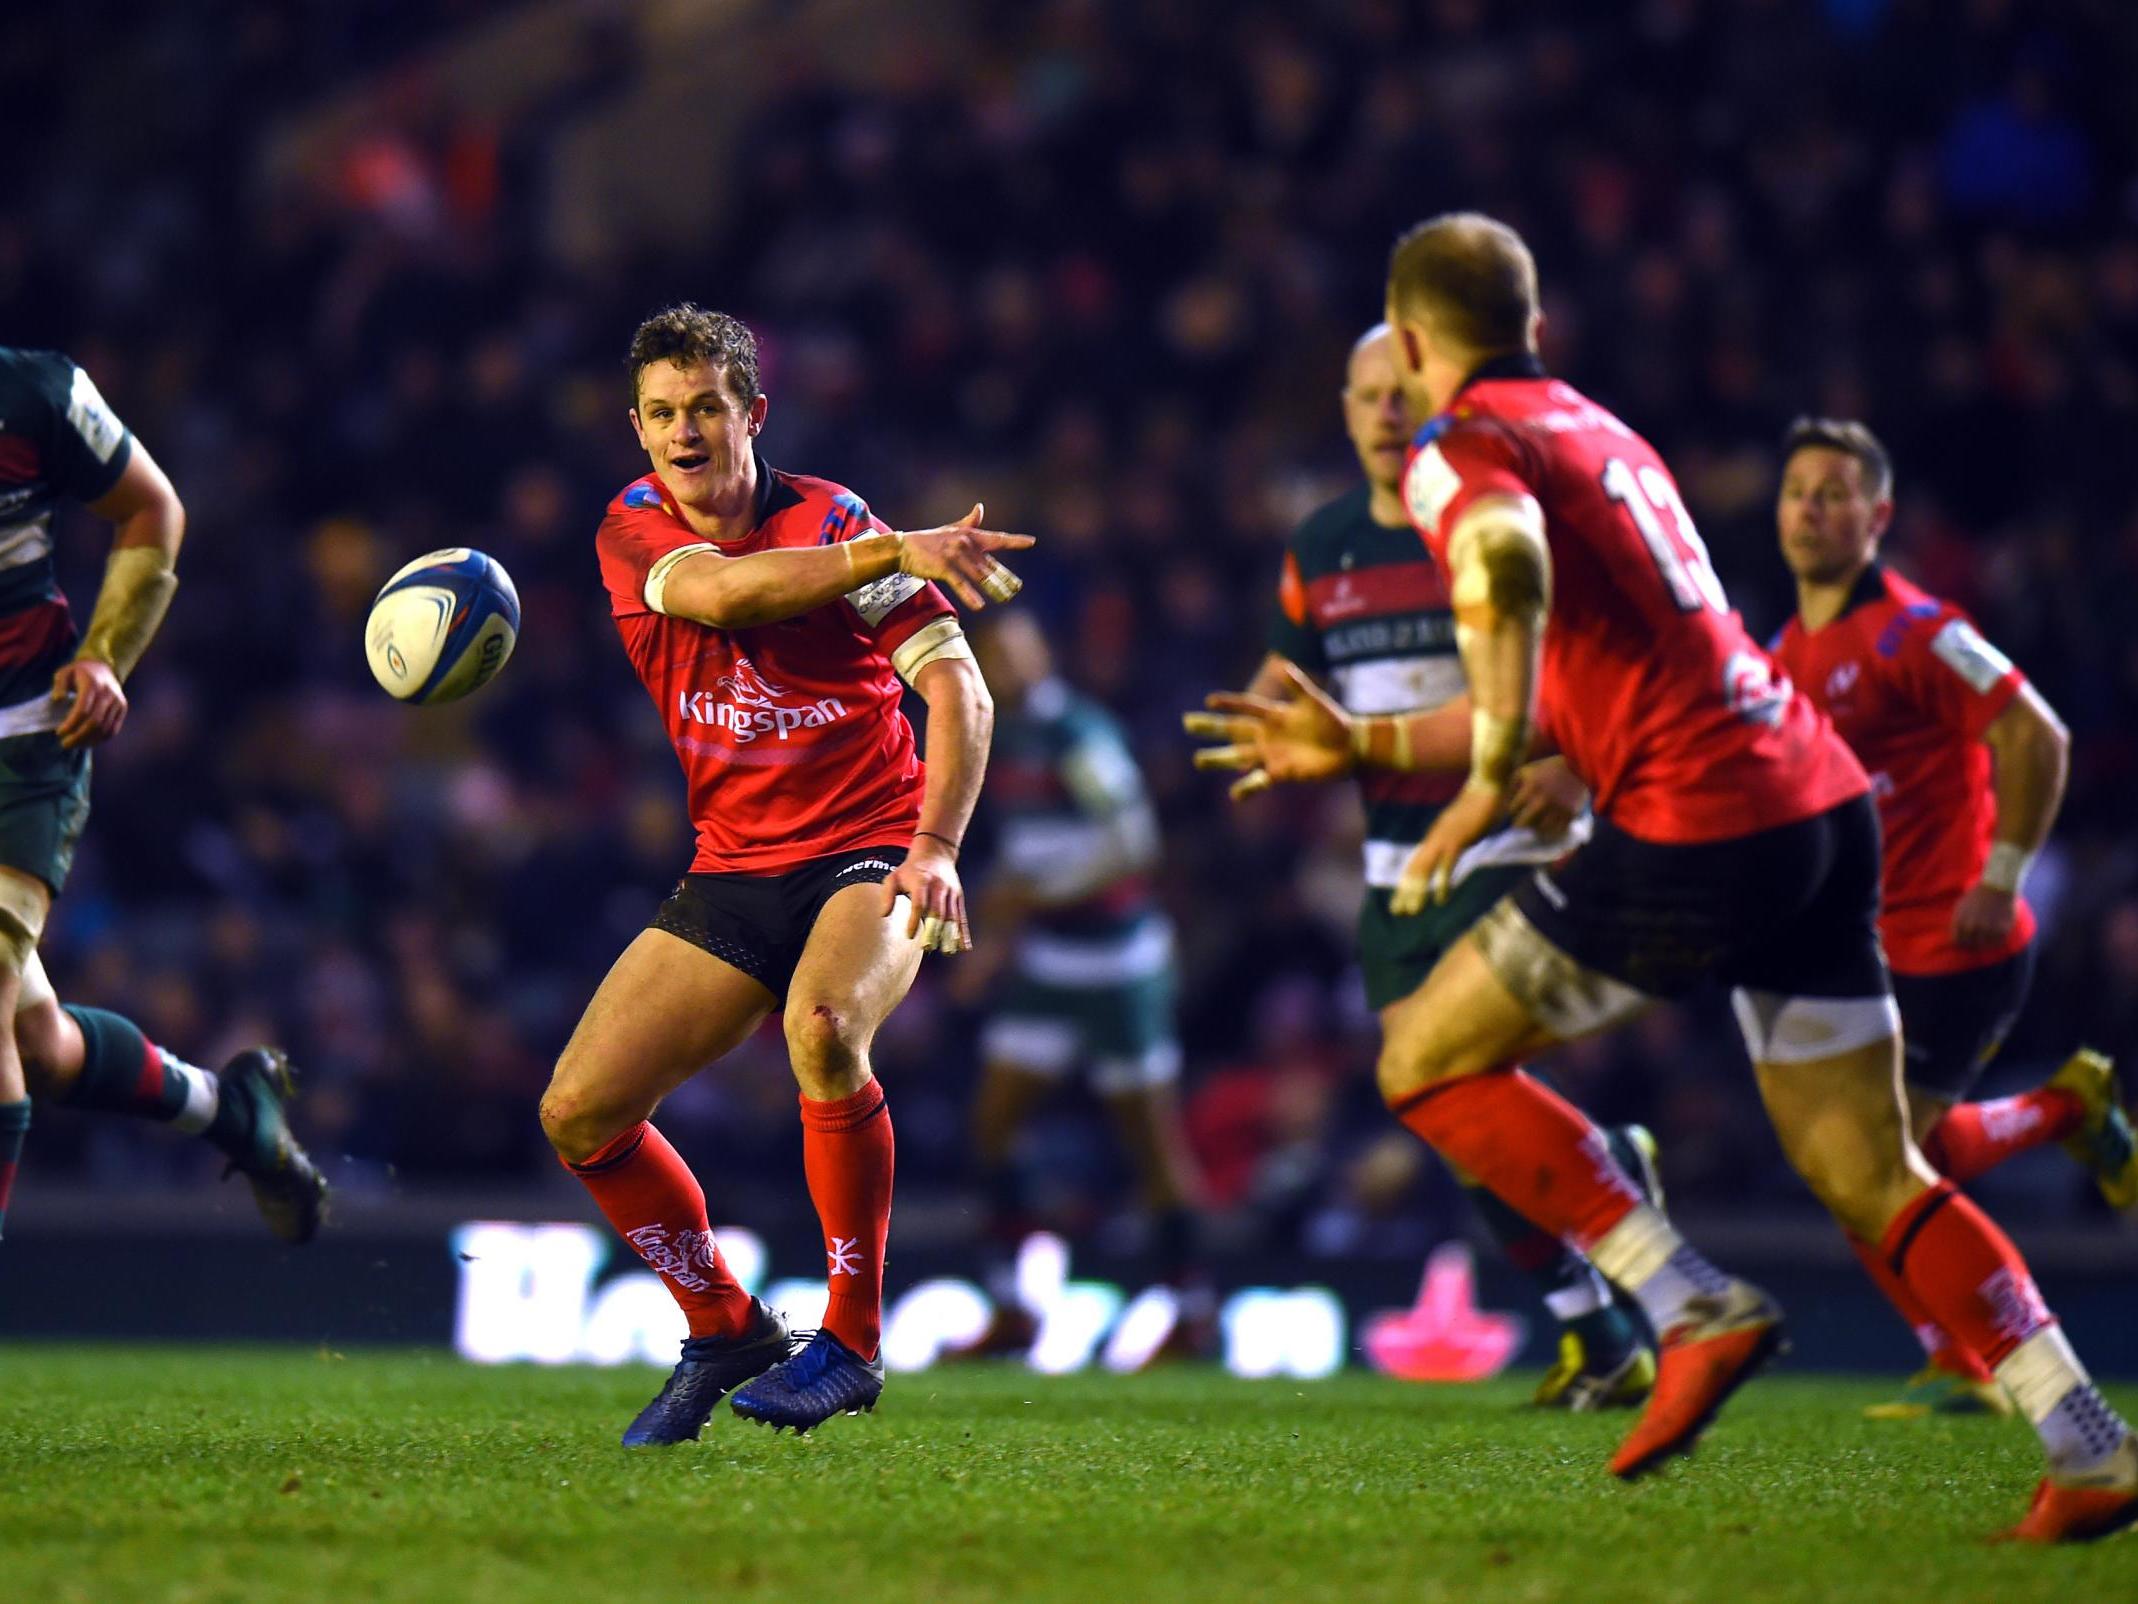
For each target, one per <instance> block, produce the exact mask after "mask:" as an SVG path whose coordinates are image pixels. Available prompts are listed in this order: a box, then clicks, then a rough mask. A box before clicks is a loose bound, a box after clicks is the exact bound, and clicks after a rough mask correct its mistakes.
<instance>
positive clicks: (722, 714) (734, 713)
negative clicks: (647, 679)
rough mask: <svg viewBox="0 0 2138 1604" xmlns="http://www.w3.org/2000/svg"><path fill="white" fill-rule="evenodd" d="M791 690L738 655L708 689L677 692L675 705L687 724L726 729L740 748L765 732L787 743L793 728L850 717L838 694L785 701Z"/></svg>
mask: <svg viewBox="0 0 2138 1604" xmlns="http://www.w3.org/2000/svg"><path fill="white" fill-rule="evenodd" d="M790 694H791V693H790V692H789V691H788V690H787V689H786V688H785V687H784V686H780V685H774V684H772V683H771V682H770V681H769V680H766V679H764V678H762V677H761V676H760V675H759V674H758V672H757V670H756V669H755V668H753V667H751V666H750V660H749V659H748V658H746V657H738V658H736V659H735V667H734V669H733V671H732V672H729V673H726V674H722V675H721V676H720V677H719V678H718V679H716V680H714V681H713V683H712V685H711V686H710V687H709V688H707V689H703V690H696V691H681V692H678V693H677V696H676V703H677V709H678V711H679V712H680V713H681V714H682V716H683V718H684V719H685V720H686V721H687V722H690V723H694V724H710V725H712V726H713V728H715V729H718V730H726V731H727V732H728V733H729V734H730V735H732V736H733V737H734V738H735V743H736V744H737V745H738V746H741V745H746V744H748V743H749V742H751V741H754V740H756V739H757V738H758V737H759V736H760V735H771V736H774V737H776V738H777V739H779V740H782V741H784V740H785V739H787V737H788V735H789V733H791V732H792V731H794V730H813V729H818V728H820V727H822V726H823V725H826V724H830V723H832V722H834V721H835V720H838V719H842V718H844V717H845V716H846V704H845V703H844V702H842V701H840V700H839V699H838V698H837V697H836V696H822V697H819V698H817V700H815V701H813V702H792V701H785V700H782V698H784V697H787V696H789V695H790Z"/></svg>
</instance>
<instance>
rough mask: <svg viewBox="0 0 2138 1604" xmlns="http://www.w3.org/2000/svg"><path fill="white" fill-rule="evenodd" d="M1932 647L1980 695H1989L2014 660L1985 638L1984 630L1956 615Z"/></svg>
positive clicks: (1940, 631) (1938, 634)
mask: <svg viewBox="0 0 2138 1604" xmlns="http://www.w3.org/2000/svg"><path fill="white" fill-rule="evenodd" d="M1930 649H1931V651H1933V652H1935V653H1936V654H1937V656H1938V659H1939V661H1941V662H1943V663H1944V665H1945V666H1946V667H1947V668H1949V669H1951V670H1952V671H1953V672H1954V673H1955V674H1957V675H1959V676H1960V678H1962V679H1964V680H1966V681H1967V683H1968V685H1969V686H1970V687H1971V688H1972V689H1973V690H1974V692H1975V694H1976V695H1978V696H1986V695H1988V694H1989V693H1990V692H1991V691H1993V690H1995V689H1996V688H1997V685H1998V682H1999V681H2001V680H2002V679H2003V678H2004V677H2005V675H2007V674H2009V673H2011V672H2012V660H2011V659H2010V658H2009V657H2007V656H2005V655H2004V653H2002V652H2000V651H1999V650H1997V648H1996V647H1994V646H1992V645H1991V644H1990V643H1989V642H1988V641H1986V640H1984V639H1983V638H1982V634H1981V631H1979V630H1977V629H1976V628H1975V626H1974V625H1972V624H1970V623H1969V622H1968V621H1967V620H1966V619H1964V618H1955V619H1954V620H1953V621H1952V622H1951V623H1949V624H1947V625H1946V626H1945V627H1944V628H1943V629H1941V630H1939V631H1938V632H1937V636H1936V638H1935V639H1933V640H1932V641H1931V643H1930Z"/></svg>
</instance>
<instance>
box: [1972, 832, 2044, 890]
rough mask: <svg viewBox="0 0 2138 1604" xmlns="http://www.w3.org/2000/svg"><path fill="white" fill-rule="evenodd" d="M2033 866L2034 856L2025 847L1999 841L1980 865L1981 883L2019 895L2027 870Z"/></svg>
mask: <svg viewBox="0 0 2138 1604" xmlns="http://www.w3.org/2000/svg"><path fill="white" fill-rule="evenodd" d="M2033 866H2034V854H2033V853H2031V852H2029V851H2028V850H2027V849H2026V848H2025V847H2022V846H2019V845H2016V844H2015V843H2013V842H2010V841H1999V842H1998V843H1997V844H1996V845H1995V846H1993V847H1991V848H1990V855H1989V858H1988V860H1987V861H1986V862H1985V863H1984V864H1983V865H1982V883H1983V884H1984V885H1986V886H1993V887H1995V888H1996V889H1997V890H1999V891H2009V892H2010V893H2011V894H2012V895H2013V896H2015V897H2016V896H2018V895H2019V888H2020V886H2021V884H2022V883H2024V882H2025V880H2026V878H2027V870H2029V869H2030V868H2032V867H2033Z"/></svg>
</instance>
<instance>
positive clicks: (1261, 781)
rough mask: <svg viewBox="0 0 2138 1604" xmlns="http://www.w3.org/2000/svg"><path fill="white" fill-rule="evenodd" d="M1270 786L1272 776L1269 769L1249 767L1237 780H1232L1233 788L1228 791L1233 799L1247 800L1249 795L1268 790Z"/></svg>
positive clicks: (1238, 800) (1236, 800)
mask: <svg viewBox="0 0 2138 1604" xmlns="http://www.w3.org/2000/svg"><path fill="white" fill-rule="evenodd" d="M1269 787H1270V778H1269V770H1268V769H1249V770H1248V771H1247V772H1246V773H1245V774H1243V775H1241V776H1240V777H1239V778H1238V779H1237V780H1234V781H1233V782H1232V789H1231V791H1230V792H1229V793H1228V795H1230V796H1231V798H1232V799H1233V801H1235V802H1245V801H1246V800H1247V799H1248V798H1249V797H1251V796H1255V795H1257V794H1258V793H1260V792H1263V791H1267V790H1268V789H1269Z"/></svg>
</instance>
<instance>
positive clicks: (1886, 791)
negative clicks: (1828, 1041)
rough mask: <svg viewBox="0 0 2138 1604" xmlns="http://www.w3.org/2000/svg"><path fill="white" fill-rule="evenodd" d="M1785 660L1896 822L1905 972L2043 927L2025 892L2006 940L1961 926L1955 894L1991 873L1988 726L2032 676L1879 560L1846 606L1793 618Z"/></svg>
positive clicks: (1983, 952) (1996, 956)
mask: <svg viewBox="0 0 2138 1604" xmlns="http://www.w3.org/2000/svg"><path fill="white" fill-rule="evenodd" d="M1774 656H1775V661H1777V662H1779V663H1780V664H1781V665H1782V667H1783V668H1784V669H1786V670H1787V671H1788V673H1789V677H1790V678H1791V679H1793V680H1795V681H1796V683H1797V684H1799V685H1801V686H1802V687H1803V688H1804V694H1805V695H1806V696H1808V697H1810V698H1811V699H1812V700H1813V701H1815V702H1817V703H1818V704H1819V706H1820V708H1821V709H1822V710H1823V711H1824V712H1825V714H1826V716H1827V717H1828V718H1830V719H1832V720H1833V722H1834V728H1835V729H1836V730H1838V731H1839V732H1840V734H1841V738H1842V739H1843V740H1845V741H1847V742H1848V744H1849V746H1850V748H1851V749H1853V750H1854V752H1855V754H1856V756H1857V757H1858V758H1860V759H1861V760H1862V762H1863V766H1864V767H1865V768H1866V769H1868V770H1870V773H1871V794H1872V796H1874V797H1875V798H1877V801H1878V821H1879V823H1880V824H1881V825H1883V826H1884V829H1885V838H1886V862H1885V908H1884V912H1883V913H1882V914H1881V915H1880V918H1879V924H1878V930H1879V935H1880V936H1881V937H1882V938H1883V939H1884V941H1885V945H1886V958H1887V960H1888V961H1889V962H1890V963H1891V964H1892V965H1893V968H1894V969H1895V970H1896V971H1897V972H1899V973H1901V974H1907V975H1942V974H1951V973H1953V972H1955V971H1957V970H1963V969H1978V968H1981V967H1982V966H1983V965H1985V964H1993V963H1997V962H1999V961H2001V960H2002V959H2005V958H2009V957H2010V956H2011V955H2012V954H2013V953H2015V952H2018V951H2019V950H2020V949H2021V948H2022V947H2024V946H2025V945H2026V944H2027V943H2028V942H2029V941H2031V940H2033V939H2034V911H2033V910H2032V909H2031V908H2029V907H2028V906H2027V903H2026V899H2025V898H2024V897H2022V898H2020V900H2019V916H2018V918H2016V919H2015V920H2013V922H2012V934H2011V935H2010V937H2009V938H2007V939H2006V940H2005V941H2004V942H2003V943H2002V944H2001V945H1998V946H1995V947H1961V946H1956V945H1955V944H1954V943H1953V939H1952V913H1953V906H1954V904H1956V903H1957V902H1958V901H1959V900H1960V896H1961V893H1963V892H1964V891H1966V890H1967V889H1968V888H1969V887H1970V886H1972V885H1973V884H1974V883H1975V882H1976V881H1978V880H1980V879H1981V878H1982V865H1983V864H1984V862H1986V861H1987V860H1988V858H1989V851H1990V843H1991V841H1992V840H1993V839H1994V838H1995V836H1996V831H1997V795H1996V792H1995V791H1994V790H1993V789H1992V788H1991V784H1990V778H1991V763H1990V752H1989V748H1988V747H1986V746H1984V745H1983V744H1982V733H1983V731H1985V730H1987V729H1988V728H1989V727H1990V724H1991V722H1992V721H1993V720H1994V719H1995V718H1996V717H1997V715H1998V714H1999V713H2002V712H2003V711H2004V710H2005V709H2006V708H2007V707H2009V706H2011V705H2012V699H2013V698H2014V697H2015V696H2017V695H2018V694H2019V690H2020V687H2021V686H2023V685H2024V684H2026V676H2025V675H2023V674H2021V673H2020V672H2019V670H2018V669H2016V668H2014V667H2013V666H2012V664H2011V662H2010V660H2009V659H2007V658H2006V657H2005V655H2004V654H2003V653H2002V652H2000V651H1998V650H1997V648H1996V647H1994V646H1992V645H1991V644H1990V643H1989V642H1988V641H1986V640H1984V639H1983V638H1982V637H1981V635H1980V634H1978V633H1977V632H1976V630H1975V626H1974V625H1973V624H1972V623H1971V622H1970V621H1969V620H1968V617H1967V615H1966V614H1965V613H1963V612H1961V611H1960V609H1959V608H1957V607H1955V606H1953V605H1952V604H1951V603H1950V602H1944V601H1939V600H1938V599H1937V598H1936V597H1935V596H1930V595H1926V594H1924V592H1922V591H1921V590H1918V589H1917V588H1916V587H1915V586H1914V585H1911V584H1910V583H1909V582H1908V581H1907V580H1905V579H1903V578H1901V576H1900V575H1898V574H1896V573H1892V572H1890V571H1888V570H1887V569H1885V568H1883V567H1881V566H1880V565H1878V564H1877V563H1873V564H1872V565H1871V566H1870V567H1869V568H1867V569H1865V570H1864V572H1863V577H1862V578H1861V579H1860V580H1858V581H1857V584H1856V588H1855V590H1854V592H1853V593H1852V594H1851V595H1850V597H1849V600H1848V605H1847V607H1846V608H1845V609H1843V611H1842V613H1841V616H1840V617H1838V618H1836V619H1835V620H1834V621H1833V622H1832V623H1830V624H1828V625H1827V626H1826V627H1825V628H1824V629H1818V630H1807V629H1805V628H1804V626H1803V625H1802V624H1801V623H1799V622H1798V621H1797V620H1796V619H1794V618H1792V619H1791V620H1790V621H1789V622H1788V623H1787V624H1785V625H1784V626H1783V627H1782V632H1781V633H1780V634H1779V635H1777V636H1776V637H1775V639H1774Z"/></svg>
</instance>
